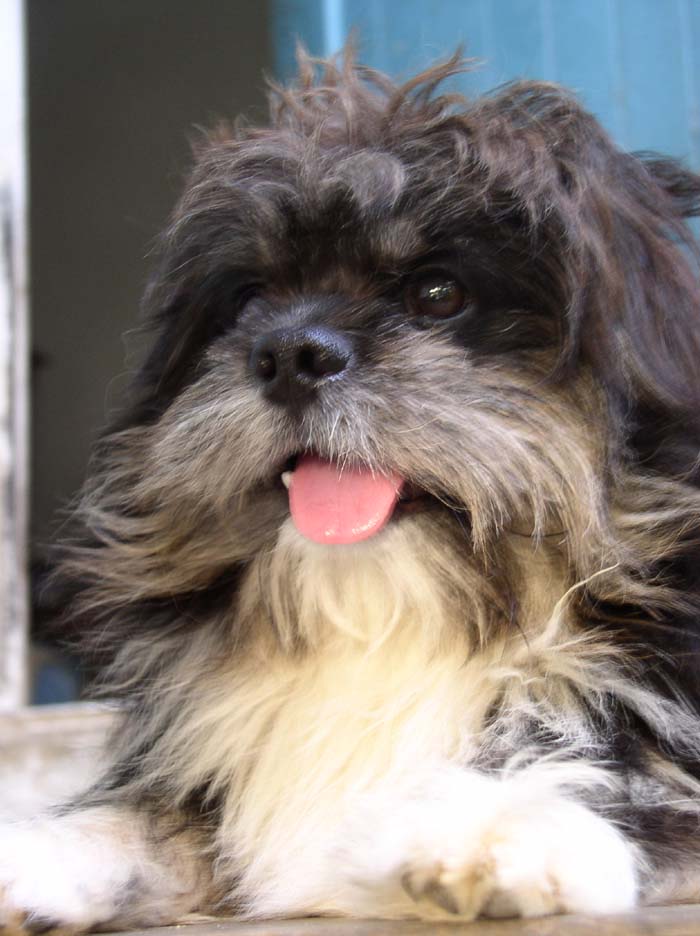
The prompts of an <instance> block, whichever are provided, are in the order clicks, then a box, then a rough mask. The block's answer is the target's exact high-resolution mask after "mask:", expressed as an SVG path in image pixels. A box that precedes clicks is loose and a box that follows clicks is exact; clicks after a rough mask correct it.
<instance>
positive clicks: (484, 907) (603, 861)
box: [336, 771, 637, 920]
mask: <svg viewBox="0 0 700 936" xmlns="http://www.w3.org/2000/svg"><path fill="white" fill-rule="evenodd" d="M592 776H593V775H592ZM593 782H594V781H593V780H591V784H589V791H590V789H591V785H592V783H593ZM396 793H397V791H396V790H394V791H393V796H392V795H391V793H386V794H384V793H382V795H381V796H376V797H373V799H372V800H371V801H367V802H366V803H365V806H366V811H363V810H358V811H357V812H356V814H355V820H356V824H355V825H354V827H353V828H352V829H349V830H348V833H347V838H346V842H345V844H344V846H343V848H342V850H340V851H339V853H338V858H339V860H340V863H341V864H344V866H345V868H346V881H347V882H348V883H349V885H350V888H349V889H348V891H347V892H346V894H345V895H344V900H343V903H342V906H341V909H342V910H343V912H349V913H353V912H354V913H355V914H356V915H357V914H358V913H362V914H365V915H377V916H387V917H394V918H397V917H399V918H400V917H417V918H419V919H425V920H445V919H448V918H450V917H457V918H460V919H465V920H471V919H474V918H476V917H478V916H489V917H504V916H521V917H532V916H542V915H546V914H552V913H572V912H584V913H614V912H619V911H624V910H628V909H631V908H632V907H633V906H634V904H635V901H636V894H637V885H636V863H637V854H636V851H635V848H634V846H633V845H632V844H631V843H629V842H628V841H627V840H626V839H625V838H624V836H623V835H622V834H621V833H620V832H619V831H618V830H617V829H616V828H615V826H613V825H612V824H611V823H610V822H608V821H607V820H605V819H603V818H601V817H600V816H598V815H597V814H596V813H594V812H593V811H592V810H590V809H589V808H588V807H587V806H584V805H583V804H581V803H580V802H577V801H575V800H574V799H572V798H569V797H568V796H565V795H562V794H561V793H560V792H558V791H557V789H556V788H553V786H552V784H551V782H549V778H548V777H547V776H546V774H545V772H542V775H541V776H538V775H537V774H536V773H535V772H534V771H533V772H530V773H528V775H527V776H525V775H524V776H522V777H512V778H509V779H508V780H503V781H501V780H497V779H494V778H491V777H485V776H483V775H478V774H474V773H470V772H467V771H448V772H447V773H445V774H443V775H439V776H438V777H437V778H434V779H433V778H429V779H428V781H427V782H426V783H425V784H423V787H422V789H420V790H418V791H416V790H414V791H411V793H410V795H408V796H406V797H405V798H400V797H397V795H396ZM338 890H339V889H338V888H337V889H336V892H338Z"/></svg>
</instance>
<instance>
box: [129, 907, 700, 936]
mask: <svg viewBox="0 0 700 936" xmlns="http://www.w3.org/2000/svg"><path fill="white" fill-rule="evenodd" d="M129 936H700V905H692V906H690V905H687V906H677V907H651V908H648V909H645V910H639V911H636V912H635V913H623V914H619V915H615V916H602V917H591V916H582V915H575V916H553V917H541V918H539V919H535V920H477V921H476V922H474V923H418V922H413V921H406V922H398V921H382V920H336V919H308V920H273V921H263V922H256V923H248V922H241V921H236V920H217V921H216V922H207V923H194V922H193V923H187V924H181V925H179V926H164V927H158V928H156V929H149V930H135V931H133V932H132V933H130V934H129Z"/></svg>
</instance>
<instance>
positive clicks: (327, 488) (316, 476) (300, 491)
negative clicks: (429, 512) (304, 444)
mask: <svg viewBox="0 0 700 936" xmlns="http://www.w3.org/2000/svg"><path fill="white" fill-rule="evenodd" d="M402 484H403V479H402V478H400V477H399V476H398V475H396V474H389V475H383V474H372V472H371V471H370V470H369V469H368V468H343V470H342V472H341V470H340V468H339V466H338V465H337V464H336V463H335V462H329V461H323V460H322V459H320V458H316V457H315V456H313V455H303V456H302V457H301V458H300V459H299V461H298V462H297V466H296V469H295V470H294V473H293V474H292V477H291V484H290V486H289V507H290V510H291V512H292V519H293V520H294V524H295V526H296V528H297V530H299V532H300V533H301V534H302V535H303V536H306V537H307V538H308V539H310V540H314V542H316V543H359V542H360V540H363V539H367V538H368V537H370V536H373V535H374V534H375V533H378V532H379V530H381V528H382V527H383V526H384V524H385V523H386V522H387V520H388V519H389V518H390V517H391V515H392V513H393V511H394V507H395V505H396V501H397V500H398V497H399V493H400V491H401V485H402Z"/></svg>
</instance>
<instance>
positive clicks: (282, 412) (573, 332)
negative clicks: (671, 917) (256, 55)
mask: <svg viewBox="0 0 700 936" xmlns="http://www.w3.org/2000/svg"><path fill="white" fill-rule="evenodd" d="M459 68H460V63H459V62H458V61H457V60H456V59H453V60H451V61H450V62H448V63H446V64H444V65H440V66H437V67H435V68H433V69H431V70H430V71H427V72H425V73H424V74H422V75H419V76H418V77H417V78H415V79H413V80H412V81H409V82H408V83H406V84H404V85H402V86H396V85H394V84H393V83H391V82H390V81H389V79H387V78H386V77H384V76H383V75H381V74H378V73H376V72H372V71H369V70H367V69H364V68H361V67H359V66H357V65H355V64H354V63H353V62H352V61H351V60H350V58H349V57H346V59H345V60H344V61H343V62H341V63H333V62H331V63H326V64H325V66H324V67H323V68H322V69H321V70H320V71H319V68H318V66H317V65H316V64H315V63H313V62H312V61H311V60H309V59H307V58H303V57H302V61H301V67H300V75H299V80H298V83H297V85H296V86H295V87H294V88H291V89H280V88H276V89H273V94H272V114H271V123H270V126H269V127H264V128H250V127H246V126H243V127H235V128H231V127H229V128H220V129H219V130H218V131H216V132H215V133H214V134H212V135H211V136H210V137H209V138H208V140H207V142H206V143H205V144H204V145H202V147H201V148H200V151H199V153H198V158H197V162H196V165H195V168H194V170H193V172H192V175H191V177H190V179H189V182H188V185H187V188H186V191H185V194H184V196H183V198H182V200H181V201H180V203H179V205H178V207H177V209H176V211H175V213H174V216H173V219H172V223H171V225H170V227H169V229H168V230H167V231H166V233H165V236H164V239H163V242H162V257H161V263H160V269H159V271H158V272H157V275H156V277H155V280H154V282H153V284H152V286H151V287H150V289H149V292H148V295H147V306H148V309H149V310H150V316H151V321H152V324H153V326H154V327H155V329H156V338H155V342H154V345H153V349H152V353H151V354H150V356H149V357H148V359H147V361H146V363H145V365H144V367H143V369H142V371H141V373H140V376H139V378H138V381H137V383H136V386H135V387H134V392H133V400H132V403H131V404H130V407H129V409H128V411H126V412H125V413H124V414H123V416H122V418H121V420H120V422H119V424H118V425H115V426H113V427H112V429H111V430H110V431H109V432H108V433H107V434H106V435H105V437H104V438H103V440H102V442H101V444H100V446H99V450H98V452H97V455H96V459H95V464H94V469H93V473H92V477H91V480H90V481H89V483H88V485H87V488H86V491H85V494H84V498H83V501H82V505H81V506H80V508H79V511H78V516H77V521H76V522H77V524H78V526H77V528H76V533H75V535H74V536H73V538H72V539H71V542H70V543H69V544H68V545H67V547H66V548H65V551H64V555H63V559H62V564H61V572H60V574H61V577H62V581H63V582H64V585H65V586H66V588H67V590H69V591H70V597H69V598H67V599H66V600H67V607H68V611H67V616H68V619H69V622H68V623H69V625H70V626H71V627H73V628H75V629H77V630H78V631H80V632H82V633H83V634H84V637H83V646H87V647H89V649H90V651H91V652H92V653H93V654H97V656H98V657H99V658H100V660H101V663H102V666H103V669H102V674H103V676H102V687H103V691H104V692H106V693H107V694H108V695H109V696H110V697H119V698H121V699H122V700H123V708H124V718H123V721H122V722H121V723H120V726H119V728H118V731H117V734H116V737H115V739H114V742H113V747H112V750H113V763H112V766H111V767H110V768H109V770H108V771H107V773H106V775H105V776H104V777H103V778H102V779H101V780H100V781H99V782H98V783H96V784H95V785H94V786H93V787H92V788H91V789H90V790H89V792H88V793H86V794H85V795H84V796H82V797H81V798H80V799H79V800H77V801H75V802H73V803H71V804H70V805H69V806H67V807H64V808H62V809H59V810H57V811H56V812H54V813H53V814H51V815H50V816H47V817H43V818H40V819H38V820H36V821H35V822H33V823H30V824H28V825H15V826H13V827H11V828H8V829H5V830H4V831H3V837H2V853H1V854H0V889H1V890H2V895H3V896H2V897H1V898H0V910H1V916H2V918H3V919H4V920H5V922H7V921H9V920H16V919H21V920H23V921H24V923H25V925H27V926H30V927H32V926H34V927H44V926H47V925H54V924H60V925H64V926H66V925H70V926H74V927H100V926H101V927H125V926H135V925H147V924H155V923H166V922H169V921H172V920H175V919H177V918H180V917H182V916H183V915H186V914H188V913H191V912H195V911H200V912H224V913H231V912H239V913H243V914H247V915H249V916H257V917H261V916H262V917H267V916H274V915H284V916H287V915H298V914H345V915H350V916H374V917H389V918H391V917H397V918H401V917H409V918H410V917H418V918H422V919H429V920H439V919H453V918H455V917H457V918H464V919H471V918H473V917H476V916H478V915H489V916H502V915H522V916H530V915H537V914H547V913H557V912H566V911H586V912H594V913H605V912H610V911H621V910H625V909H628V908H631V907H633V906H634V905H635V903H636V902H638V901H642V902H659V901H672V900H688V899H695V898H698V897H700V840H699V839H698V835H697V824H698V818H699V814H700V683H699V680H698V676H699V674H700V668H699V667H698V661H697V657H696V655H697V652H698V647H699V643H698V641H699V636H700V565H699V564H698V559H699V558H700V546H699V535H700V491H699V490H698V465H699V459H698V455H699V452H700V379H698V366H699V362H700V313H699V311H698V306H699V303H698V277H697V260H698V254H697V250H696V247H695V244H694V243H693V240H692V237H691V236H690V234H689V232H688V230H687V228H686V226H685V222H684V217H686V216H688V215H692V214H694V213H695V212H696V210H697V207H698V203H699V200H700V179H699V178H698V177H696V176H694V175H692V174H691V173H689V172H688V171H686V170H685V169H683V168H682V167H681V166H679V165H678V164H676V163H674V162H672V161H670V160H665V159H658V158H651V157H635V156H631V155H628V154H625V153H622V152H620V151H619V150H618V149H616V147H615V146H614V145H613V144H612V143H611V142H610V140H609V139H608V137H607V136H606V135H605V133H604V132H603V130H602V129H601V128H600V126H599V125H598V124H597V123H596V121H595V120H594V119H593V117H591V116H590V115H589V114H588V113H586V112H585V111H584V110H583V109H582V108H581V107H580V105H579V104H578V103H577V102H576V100H575V99H574V98H572V96H571V95H570V94H568V93H566V92H565V91H562V90H561V89H560V88H557V87H554V86H552V85H547V84H540V83H531V82H522V83H517V84H512V85H509V86H507V87H505V88H503V89H501V90H500V91H498V92H496V93H495V94H493V95H489V96H487V97H485V98H483V99H481V100H478V101H467V100H464V99H462V98H460V97H457V96H455V95H449V96H447V95H442V96H440V95H439V92H437V90H436V86H437V85H438V84H439V83H440V82H441V81H442V80H443V79H445V78H447V77H449V76H450V75H452V74H454V73H455V72H456V71H457V70H459ZM67 626H68V625H67Z"/></svg>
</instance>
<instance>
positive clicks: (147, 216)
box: [28, 0, 270, 550]
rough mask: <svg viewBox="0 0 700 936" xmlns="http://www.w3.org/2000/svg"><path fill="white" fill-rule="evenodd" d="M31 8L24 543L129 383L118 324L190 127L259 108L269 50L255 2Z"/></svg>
mask: <svg viewBox="0 0 700 936" xmlns="http://www.w3.org/2000/svg"><path fill="white" fill-rule="evenodd" d="M28 13H29V17H28V30H29V35H28V52H29V93H30V139H31V143H30V155H31V184H30V195H31V253H32V263H31V292H32V332H33V336H32V346H33V350H34V368H33V370H34V376H33V406H32V409H33V417H32V419H33V433H32V434H33V450H32V474H33V482H32V508H33V510H32V537H33V541H34V543H35V550H36V548H37V545H36V544H40V543H41V542H42V541H43V540H45V539H46V538H47V537H48V536H49V531H50V529H51V527H52V525H53V521H55V516H56V509H57V507H59V506H61V505H65V504H66V503H67V502H68V501H69V499H70V498H71V497H72V495H73V494H74V493H75V491H76V489H77V488H78V486H79V485H80V483H81V481H82V479H83V477H84V473H85V466H86V462H87V458H88V454H89V448H90V443H91V440H92V439H93V438H94V436H95V434H96V432H97V431H98V430H99V427H100V426H101V425H102V424H103V423H104V421H105V416H106V414H107V413H108V411H109V410H110V409H111V408H113V407H114V406H115V405H116V404H117V403H118V400H119V393H120V390H123V387H124V384H125V381H126V379H128V378H127V374H128V366H125V363H124V362H125V347H124V342H123V341H122V336H123V335H124V333H125V332H127V331H128V330H129V329H133V328H134V327H135V326H136V324H137V322H138V315H139V313H138V308H139V299H140V295H141V293H142V290H143V286H144V283H145V280H146V277H147V273H148V268H149V263H148V258H147V253H148V251H149V248H150V246H151V245H152V242H153V238H154V236H155V235H156V233H157V232H158V230H159V228H160V227H161V226H162V225H163V223H164V221H165V219H166V218H167V215H168V212H169V210H170V208H171V207H172V204H173V202H174V200H175V198H176V197H177V193H178V191H179V188H180V185H181V180H182V176H183V172H184V171H185V169H186V167H187V165H188V160H189V147H188V143H187V138H188V135H189V134H190V133H191V131H192V128H193V126H195V125H200V126H201V125H209V124H211V123H213V122H214V121H215V120H216V118H217V117H221V116H234V115H235V114H237V113H239V112H246V113H248V114H251V115H252V116H253V117H257V118H258V119H260V118H261V117H262V116H263V114H264V100H265V94H264V83H263V79H262V72H263V69H264V70H267V71H269V70H270V52H269V43H268V22H267V11H266V6H265V3H264V2H263V3H261V2H257V3H256V2H255V0H28ZM132 357H133V355H132Z"/></svg>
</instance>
